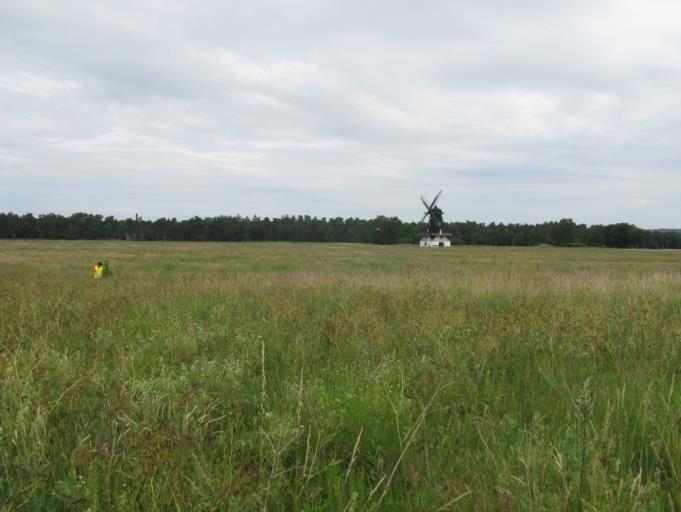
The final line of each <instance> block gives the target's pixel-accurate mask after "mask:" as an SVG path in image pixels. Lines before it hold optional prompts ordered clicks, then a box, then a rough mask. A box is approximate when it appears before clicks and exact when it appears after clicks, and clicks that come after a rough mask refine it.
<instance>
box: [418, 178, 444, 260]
mask: <svg viewBox="0 0 681 512" xmlns="http://www.w3.org/2000/svg"><path fill="white" fill-rule="evenodd" d="M440 195H442V190H440V191H439V192H438V193H437V195H436V196H435V199H433V201H432V202H431V203H430V204H428V201H426V200H425V198H424V197H423V196H421V202H422V203H423V206H425V207H426V212H425V213H424V214H423V218H422V219H421V222H423V221H425V220H426V217H428V231H426V233H424V235H423V236H422V237H421V241H420V243H419V245H420V246H421V247H449V246H450V245H452V243H451V242H450V241H449V237H450V236H452V235H451V233H444V232H443V231H442V230H443V229H444V227H445V223H444V221H443V219H442V214H443V213H444V212H443V211H442V209H440V208H438V206H437V204H436V203H437V200H438V199H440Z"/></svg>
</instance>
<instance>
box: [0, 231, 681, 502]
mask: <svg viewBox="0 0 681 512" xmlns="http://www.w3.org/2000/svg"><path fill="white" fill-rule="evenodd" d="M98 260H108V261H109V262H110V265H111V268H112V270H113V275H112V276H110V277H108V278H106V279H103V280H101V281H99V282H96V281H94V280H93V278H92V274H91V272H90V267H91V265H92V264H93V263H95V262H96V261H98ZM680 369H681V252H676V251H643V250H641V251H633V250H608V249H581V248H574V249H559V248H552V247H535V248H503V247H453V248H451V249H448V250H440V249H419V248H417V247H410V246H409V247H408V246H368V245H342V244H325V245H316V244H275V243H252V244H249V243H240V244H221V243H161V242H159V243H156V242H147V243H133V242H47V241H0V510H3V511H14V510H26V511H29V510H30V511H33V510H69V511H71V510H78V511H86V510H89V511H99V510H140V511H154V510H158V511H165V510H178V511H184V510H201V511H208V510H234V511H250V510H269V511H279V510H294V511H297V510H309V511H312V510H315V511H334V512H340V511H363V510H366V511H375V510H386V511H420V510H427V511H444V510H476V511H478V510H480V511H486V510H603V511H611V510H681V375H679V373H680V371H679V370H680Z"/></svg>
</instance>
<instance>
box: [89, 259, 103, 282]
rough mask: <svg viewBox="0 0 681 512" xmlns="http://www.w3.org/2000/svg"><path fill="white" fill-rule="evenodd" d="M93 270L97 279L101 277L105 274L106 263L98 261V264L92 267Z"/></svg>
mask: <svg viewBox="0 0 681 512" xmlns="http://www.w3.org/2000/svg"><path fill="white" fill-rule="evenodd" d="M92 271H93V272H94V273H95V279H101V278H102V277H103V276H104V265H103V264H102V262H101V261H98V262H97V264H96V265H94V266H93V267H92Z"/></svg>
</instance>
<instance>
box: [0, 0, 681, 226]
mask: <svg viewBox="0 0 681 512" xmlns="http://www.w3.org/2000/svg"><path fill="white" fill-rule="evenodd" d="M679 19H681V4H678V2H673V1H666V0H654V1H646V2H643V1H633V0H617V1H614V0H613V1H604V2H587V1H581V0H577V1H574V2H558V1H549V2H535V1H529V0H527V1H519V2H505V1H501V0H499V1H487V2H477V3H472V2H462V1H460V2H456V1H454V2H452V1H441V2H440V1H431V2H424V3H421V4H419V5H417V4H414V3H413V2H403V1H395V0H392V1H376V2H370V3H368V4H367V3H366V2H361V3H360V2H358V1H343V2H340V1H336V2H324V1H319V2H310V1H305V2H304V1H301V0H298V1H289V2H279V1H277V2H275V1H259V2H241V1H232V2H200V5H198V6H190V5H189V4H187V3H186V2H172V1H164V2H160V1H152V0H148V1H135V2H132V1H130V2H127V1H120V2H85V1H72V2H58V3H55V2H37V1H24V2H6V3H3V4H0V65H1V66H2V69H3V72H2V74H0V210H2V211H9V210H11V211H16V212H29V211H30V212H34V213H42V212H48V211H55V212H59V213H70V212H73V211H90V212H101V213H104V214H113V215H116V216H128V215H134V214H135V213H137V212H139V213H141V214H142V215H143V216H144V217H146V218H155V217H159V216H175V217H179V218H183V217H188V216H192V215H201V216H204V215H220V214H237V213H239V214H242V215H253V214H258V215H261V216H265V215H268V216H279V215H282V214H286V213H291V214H298V213H300V214H311V215H317V216H326V217H334V216H346V217H347V216H360V217H368V216H374V215H377V214H387V215H397V216H399V217H401V218H402V219H404V220H413V219H418V218H420V214H421V206H420V201H419V199H418V197H419V195H420V194H424V195H426V196H429V195H434V194H435V193H436V192H437V191H438V190H439V189H443V190H444V193H443V197H442V201H441V203H442V204H441V205H442V207H443V209H444V210H445V212H446V214H445V218H446V219H447V218H449V219H452V220H453V219H456V220H465V219H471V220H478V221H498V222H499V221H500V222H541V221H544V220H549V219H557V218H560V217H572V218H574V219H575V220H576V221H578V222H585V223H588V224H591V223H609V222H619V221H627V222H634V223H636V224H638V225H641V226H643V227H681V213H679V211H678V209H676V208H675V206H676V202H675V201H674V200H673V199H674V196H675V195H676V191H678V190H679V189H680V188H681V173H680V172H679V171H680V169H679V167H680V164H681V147H680V145H679V144H678V141H679V140H681V33H680V32H679V31H678V30H677V27H676V22H677V20H679Z"/></svg>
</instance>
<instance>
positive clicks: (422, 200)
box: [421, 196, 430, 210]
mask: <svg viewBox="0 0 681 512" xmlns="http://www.w3.org/2000/svg"><path fill="white" fill-rule="evenodd" d="M421 202H422V203H423V206H425V207H426V209H427V210H430V207H429V206H428V202H427V201H426V199H425V198H424V197H423V196H421Z"/></svg>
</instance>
